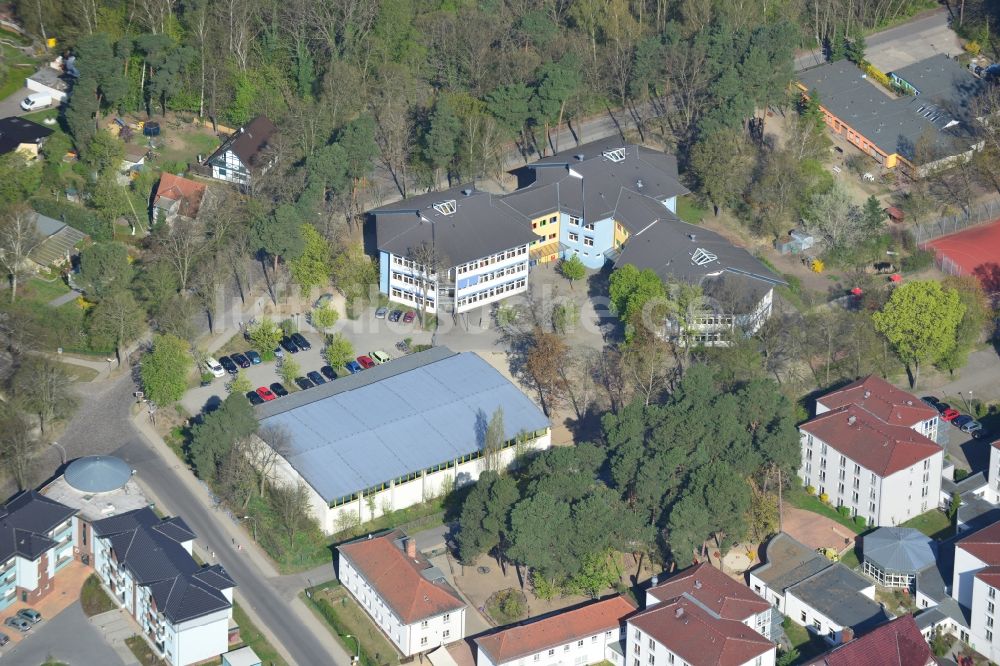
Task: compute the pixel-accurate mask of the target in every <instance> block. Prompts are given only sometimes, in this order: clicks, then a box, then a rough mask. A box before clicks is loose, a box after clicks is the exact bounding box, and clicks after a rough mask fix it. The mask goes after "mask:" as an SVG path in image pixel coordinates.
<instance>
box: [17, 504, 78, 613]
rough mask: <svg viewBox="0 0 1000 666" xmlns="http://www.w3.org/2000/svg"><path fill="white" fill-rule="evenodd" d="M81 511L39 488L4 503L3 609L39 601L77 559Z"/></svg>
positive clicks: (50, 590)
mask: <svg viewBox="0 0 1000 666" xmlns="http://www.w3.org/2000/svg"><path fill="white" fill-rule="evenodd" d="M75 534H76V510H74V509H72V508H70V507H68V506H66V505H65V504H61V503H59V502H56V501H54V500H51V499H49V498H47V497H45V496H44V495H40V494H39V493H37V492H35V491H33V490H27V491H24V492H22V493H19V494H18V495H16V496H15V497H14V498H13V499H11V500H10V501H9V502H7V504H5V505H4V506H3V508H0V609H4V608H6V607H7V606H10V605H11V604H12V603H14V602H15V601H24V602H28V603H32V602H35V601H37V600H39V599H41V598H42V597H44V596H45V595H47V594H51V593H52V591H53V590H55V588H56V573H58V572H59V570H60V569H62V568H63V567H65V566H66V565H67V564H69V563H70V562H72V561H73V556H74V547H73V546H74V543H75V539H74V535H75Z"/></svg>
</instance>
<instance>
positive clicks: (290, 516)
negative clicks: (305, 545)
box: [268, 481, 310, 546]
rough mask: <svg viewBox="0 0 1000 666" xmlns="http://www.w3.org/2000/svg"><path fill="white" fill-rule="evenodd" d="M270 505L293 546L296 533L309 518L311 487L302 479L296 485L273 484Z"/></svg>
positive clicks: (278, 523) (276, 519)
mask: <svg viewBox="0 0 1000 666" xmlns="http://www.w3.org/2000/svg"><path fill="white" fill-rule="evenodd" d="M268 505H269V506H270V507H271V510H272V511H273V512H274V517H275V521H276V523H277V525H279V526H280V528H281V530H282V531H283V532H284V533H285V538H287V539H288V545H289V546H291V545H292V539H294V538H295V533H296V532H298V531H299V528H300V527H301V526H302V524H303V523H304V522H307V521H308V520H309V515H310V512H309V489H308V488H307V487H306V485H305V484H304V483H302V482H301V481H299V482H298V483H297V484H295V485H294V486H292V485H274V486H271V492H270V495H269V498H268Z"/></svg>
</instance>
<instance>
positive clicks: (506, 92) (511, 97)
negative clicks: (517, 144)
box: [486, 83, 531, 156]
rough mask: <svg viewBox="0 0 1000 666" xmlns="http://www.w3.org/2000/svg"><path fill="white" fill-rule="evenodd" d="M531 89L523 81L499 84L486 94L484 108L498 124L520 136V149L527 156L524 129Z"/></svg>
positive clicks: (526, 121)
mask: <svg viewBox="0 0 1000 666" xmlns="http://www.w3.org/2000/svg"><path fill="white" fill-rule="evenodd" d="M530 100H531V90H529V89H528V86H526V85H524V84H523V83H516V84H514V85H509V86H500V87H499V88H497V89H496V90H494V91H493V92H491V93H490V94H488V95H487V96H486V108H487V109H488V110H489V112H490V113H491V114H492V115H493V117H494V118H496V119H497V122H499V123H500V126H501V127H502V128H504V129H505V130H507V132H509V133H510V134H511V135H512V136H519V137H520V138H521V150H522V152H523V153H524V154H525V156H527V149H528V145H527V144H528V141H527V138H526V136H525V133H524V130H525V126H526V125H527V123H528V118H529V117H530V116H531V111H530V106H529V104H530Z"/></svg>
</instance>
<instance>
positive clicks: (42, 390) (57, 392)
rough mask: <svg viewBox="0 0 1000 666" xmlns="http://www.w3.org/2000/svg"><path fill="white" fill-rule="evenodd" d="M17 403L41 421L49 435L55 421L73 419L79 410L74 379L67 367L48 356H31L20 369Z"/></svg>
mask: <svg viewBox="0 0 1000 666" xmlns="http://www.w3.org/2000/svg"><path fill="white" fill-rule="evenodd" d="M11 384H12V389H13V390H12V393H13V398H14V402H15V403H16V404H17V405H18V406H19V407H21V408H22V409H24V410H25V411H26V412H29V413H31V414H34V415H36V416H37V417H38V426H39V430H40V431H41V433H42V434H43V435H44V434H45V429H46V427H47V426H48V425H49V424H50V423H51V422H52V421H53V420H54V419H62V418H66V417H68V416H70V415H71V414H72V413H73V410H74V409H75V408H76V404H77V397H76V392H75V391H74V390H73V377H72V376H71V375H70V374H69V373H68V372H66V366H65V365H63V364H62V363H58V362H56V361H51V360H49V359H48V358H46V357H44V356H28V357H26V358H25V359H24V361H23V362H22V363H21V364H20V365H19V366H18V368H17V370H16V371H15V372H14V376H13V378H12V381H11Z"/></svg>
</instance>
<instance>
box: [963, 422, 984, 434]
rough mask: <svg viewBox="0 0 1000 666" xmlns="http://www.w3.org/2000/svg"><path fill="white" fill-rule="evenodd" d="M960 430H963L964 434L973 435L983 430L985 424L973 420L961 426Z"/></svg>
mask: <svg viewBox="0 0 1000 666" xmlns="http://www.w3.org/2000/svg"><path fill="white" fill-rule="evenodd" d="M959 428H961V429H962V432H967V433H969V434H970V435H971V434H972V433H974V432H976V431H977V430H982V429H983V424H982V423H980V422H979V421H976V420H975V419H973V420H971V421H969V422H968V423H964V424H962V425H960V426H959Z"/></svg>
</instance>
